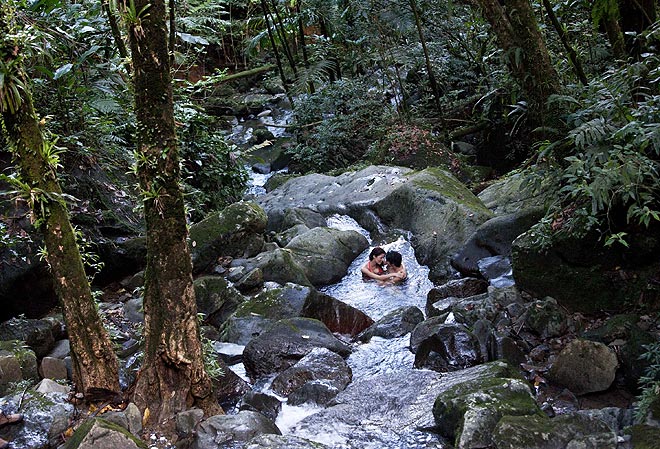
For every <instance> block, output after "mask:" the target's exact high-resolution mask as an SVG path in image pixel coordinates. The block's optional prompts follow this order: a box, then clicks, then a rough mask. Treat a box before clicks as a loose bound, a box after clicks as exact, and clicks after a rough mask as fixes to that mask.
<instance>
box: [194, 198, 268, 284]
mask: <svg viewBox="0 0 660 449" xmlns="http://www.w3.org/2000/svg"><path fill="white" fill-rule="evenodd" d="M266 221H267V218H266V214H265V212H264V211H263V210H262V209H261V208H260V207H259V206H258V205H257V204H255V203H253V202H248V201H241V202H238V203H234V204H231V205H229V206H227V207H226V208H224V209H223V210H222V211H220V212H214V213H211V214H209V215H208V216H207V217H206V218H205V219H204V220H202V221H200V222H199V223H195V224H194V225H192V226H191V227H190V246H191V255H192V260H193V266H194V271H195V272H196V273H199V272H201V271H203V270H205V269H207V268H208V267H209V266H210V265H212V264H213V263H214V262H216V260H217V258H218V257H219V256H232V257H252V256H255V255H256V254H258V253H259V252H261V249H262V248H263V245H264V237H263V233H264V231H265V230H266Z"/></svg>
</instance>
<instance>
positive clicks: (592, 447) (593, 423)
mask: <svg viewBox="0 0 660 449" xmlns="http://www.w3.org/2000/svg"><path fill="white" fill-rule="evenodd" d="M493 441H494V442H495V445H496V447H497V448H498V449H520V448H523V447H524V448H526V449H564V448H566V449H578V448H585V449H616V448H617V436H616V433H615V432H613V431H612V430H611V429H610V428H609V427H608V426H607V425H606V424H605V423H604V422H602V421H600V420H598V419H590V418H588V417H585V416H582V415H577V414H567V415H559V416H557V417H555V418H548V417H547V416H543V415H538V414H535V415H528V416H512V415H509V416H504V417H503V418H502V419H501V420H500V421H499V423H498V424H497V427H496V428H495V430H494V433H493Z"/></svg>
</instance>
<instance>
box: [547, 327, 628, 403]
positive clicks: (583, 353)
mask: <svg viewBox="0 0 660 449" xmlns="http://www.w3.org/2000/svg"><path fill="white" fill-rule="evenodd" d="M617 366H618V360H617V356H616V354H615V353H614V351H612V350H610V348H608V347H607V346H605V345H604V344H603V343H599V342H595V341H589V340H581V339H575V340H573V341H572V342H570V343H569V344H568V345H566V347H565V348H564V349H562V351H561V352H560V353H559V355H558V356H557V358H556V359H555V361H554V363H553V364H552V367H551V368H550V371H549V372H548V378H549V379H550V380H552V381H553V382H555V383H558V384H560V385H563V386H565V387H566V388H568V389H569V390H571V391H572V392H573V393H575V394H577V395H581V394H586V393H594V392H597V391H604V390H607V389H608V388H609V387H610V385H612V382H614V376H615V374H616V369H617Z"/></svg>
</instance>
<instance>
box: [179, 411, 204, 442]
mask: <svg viewBox="0 0 660 449" xmlns="http://www.w3.org/2000/svg"><path fill="white" fill-rule="evenodd" d="M203 418H204V410H201V409H198V408H193V409H190V410H186V411H184V412H181V413H177V414H176V418H175V421H176V432H177V433H178V434H179V436H180V437H182V438H186V437H189V436H191V435H193V433H194V432H195V427H197V424H199V423H200V422H201V421H202V419H203Z"/></svg>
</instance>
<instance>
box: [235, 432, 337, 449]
mask: <svg viewBox="0 0 660 449" xmlns="http://www.w3.org/2000/svg"><path fill="white" fill-rule="evenodd" d="M325 448H327V446H326V445H324V444H321V443H317V442H316V441H311V440H306V439H304V438H300V437H296V436H293V435H273V434H263V435H258V436H256V437H254V438H253V439H251V440H250V441H249V442H248V443H247V444H246V445H245V448H244V449H325Z"/></svg>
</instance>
